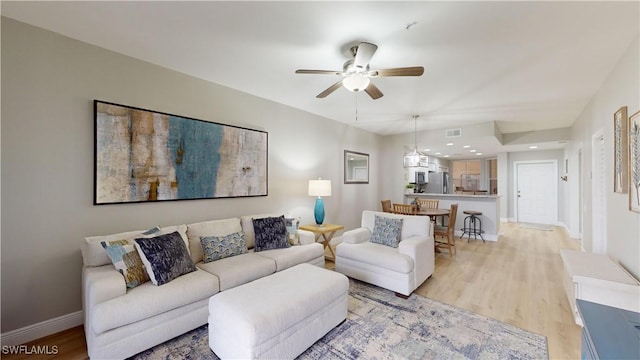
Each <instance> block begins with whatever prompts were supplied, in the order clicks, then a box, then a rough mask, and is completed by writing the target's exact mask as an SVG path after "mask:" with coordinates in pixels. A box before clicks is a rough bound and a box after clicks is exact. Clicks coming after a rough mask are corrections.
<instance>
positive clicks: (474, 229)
mask: <svg viewBox="0 0 640 360" xmlns="http://www.w3.org/2000/svg"><path fill="white" fill-rule="evenodd" d="M462 213H463V214H465V215H469V216H467V217H465V218H464V225H463V226H464V227H463V228H462V236H460V239H462V238H463V237H464V234H468V235H467V242H469V241H470V240H471V235H473V238H474V239H478V238H477V235H480V239H482V242H485V241H484V238H483V237H482V233H483V232H484V230H482V220H481V219H480V218H479V217H478V216H482V212H481V211H474V210H465V211H463V212H462Z"/></svg>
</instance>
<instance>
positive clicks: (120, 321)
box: [90, 270, 219, 334]
mask: <svg viewBox="0 0 640 360" xmlns="http://www.w3.org/2000/svg"><path fill="white" fill-rule="evenodd" d="M218 292H219V288H218V279H217V278H216V277H215V276H214V275H212V274H210V273H207V272H206V271H202V270H196V271H194V272H191V273H189V274H186V275H183V276H181V277H179V278H177V279H175V280H173V281H171V282H170V283H167V284H165V285H163V286H155V285H153V284H152V283H151V282H146V283H144V284H142V285H140V286H138V287H136V288H134V289H129V290H128V291H127V293H126V294H125V295H123V296H119V297H117V298H114V299H111V300H107V301H104V302H101V303H99V304H96V305H95V306H94V307H93V309H92V310H91V312H90V314H91V317H92V321H91V324H92V327H93V330H94V331H95V332H96V333H98V334H100V333H103V332H105V331H108V330H111V329H115V328H117V327H120V326H124V325H127V324H133V323H135V322H138V321H141V320H144V319H147V318H150V317H152V316H156V315H158V314H162V313H165V312H167V311H170V310H172V309H176V308H179V307H182V306H185V305H188V304H192V303H194V302H197V301H201V300H204V299H207V298H209V297H211V296H213V295H215V294H217V293H218Z"/></svg>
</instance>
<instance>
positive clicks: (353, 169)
mask: <svg viewBox="0 0 640 360" xmlns="http://www.w3.org/2000/svg"><path fill="white" fill-rule="evenodd" d="M344 183H345V184H368V183H369V154H365V153H361V152H356V151H351V150H345V151H344Z"/></svg>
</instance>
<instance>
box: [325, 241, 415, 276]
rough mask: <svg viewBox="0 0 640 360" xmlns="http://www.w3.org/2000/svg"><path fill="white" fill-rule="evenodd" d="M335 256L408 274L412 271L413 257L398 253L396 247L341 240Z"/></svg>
mask: <svg viewBox="0 0 640 360" xmlns="http://www.w3.org/2000/svg"><path fill="white" fill-rule="evenodd" d="M336 252H337V253H336V257H342V258H348V259H353V260H355V261H359V262H362V263H366V264H370V265H373V266H375V267H379V268H384V269H387V270H391V271H396V272H399V273H403V274H408V273H410V272H411V271H413V259H412V258H411V257H410V256H407V255H404V254H400V253H399V252H398V249H397V248H392V247H390V246H385V245H380V244H374V243H372V242H364V243H359V244H349V243H345V242H343V243H342V244H340V245H338V247H337V248H336Z"/></svg>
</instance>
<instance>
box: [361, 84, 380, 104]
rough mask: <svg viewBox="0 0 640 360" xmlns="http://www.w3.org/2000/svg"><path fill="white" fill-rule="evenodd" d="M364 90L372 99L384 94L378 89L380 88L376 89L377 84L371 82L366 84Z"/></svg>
mask: <svg viewBox="0 0 640 360" xmlns="http://www.w3.org/2000/svg"><path fill="white" fill-rule="evenodd" d="M364 91H365V92H366V93H367V94H369V96H371V98H372V99H373V100H376V99H380V98H381V97H383V96H384V94H383V93H382V91H380V89H378V87H377V86H375V85H373V82H370V83H369V86H367V88H366V89H364Z"/></svg>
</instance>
